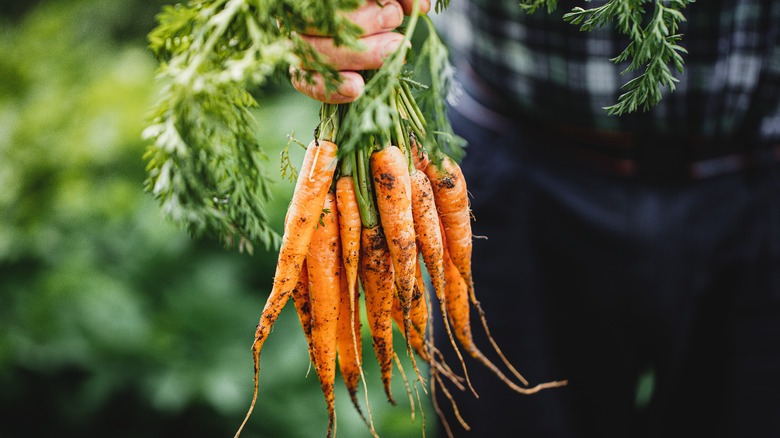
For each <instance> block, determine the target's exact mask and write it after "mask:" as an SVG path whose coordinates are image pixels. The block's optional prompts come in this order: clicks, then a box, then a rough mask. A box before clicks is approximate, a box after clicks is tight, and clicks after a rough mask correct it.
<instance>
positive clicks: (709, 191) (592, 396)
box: [435, 107, 780, 438]
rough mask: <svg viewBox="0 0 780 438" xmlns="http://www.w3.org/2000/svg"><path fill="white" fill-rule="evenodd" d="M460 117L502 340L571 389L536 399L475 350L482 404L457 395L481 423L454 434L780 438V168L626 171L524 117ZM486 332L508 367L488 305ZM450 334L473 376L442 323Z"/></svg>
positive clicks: (480, 293)
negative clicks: (593, 160)
mask: <svg viewBox="0 0 780 438" xmlns="http://www.w3.org/2000/svg"><path fill="white" fill-rule="evenodd" d="M451 116H452V122H453V126H454V127H455V129H456V131H457V133H458V134H459V135H461V136H463V137H464V138H466V140H468V142H469V146H468V148H467V156H466V158H465V159H464V161H463V163H462V168H463V171H464V174H465V176H466V179H467V181H468V184H469V192H470V193H471V195H472V209H473V214H474V222H473V233H474V236H475V238H474V252H473V258H472V259H473V270H474V280H475V285H476V294H477V298H478V299H480V301H481V302H482V306H483V308H484V309H485V313H486V316H487V320H488V324H489V326H490V329H491V333H492V335H493V337H494V338H495V340H496V342H497V343H498V345H499V346H500V347H501V348H502V349H503V352H504V353H505V354H506V356H507V357H508V358H509V360H510V361H511V362H513V364H514V365H515V367H516V368H517V369H518V370H519V371H520V372H521V373H523V374H524V376H525V377H526V378H527V379H528V380H529V381H530V382H531V384H532V385H533V384H535V383H540V382H544V381H549V380H562V379H568V381H569V384H568V386H566V387H562V388H554V389H548V390H544V391H542V392H540V393H538V394H535V395H520V394H517V393H515V392H513V391H512V390H510V389H509V388H507V387H506V386H505V385H504V384H503V383H501V382H500V381H499V380H498V379H497V378H496V377H495V376H493V375H492V374H491V373H490V372H489V371H487V369H486V368H485V367H483V366H482V365H480V364H479V363H477V362H476V361H474V360H471V359H470V358H467V366H468V370H469V375H470V377H471V380H472V383H473V385H474V388H475V389H476V391H477V393H478V394H479V396H480V398H479V399H476V398H475V397H474V396H473V395H472V394H471V393H470V392H469V391H464V392H459V391H457V390H455V391H453V393H455V394H456V396H457V403H458V407H459V410H460V412H461V414H462V415H463V417H464V419H465V421H466V422H468V423H469V425H470V426H471V428H472V430H471V431H470V432H465V431H463V430H462V429H461V428H460V426H459V425H458V423H457V421H456V420H455V419H454V417H452V416H450V418H449V424H450V426H451V427H452V429H453V432H454V433H455V435H456V436H463V437H531V438H541V437H566V438H579V437H593V438H608V437H620V438H626V437H631V438H633V437H664V438H668V437H676V436H680V437H689V436H712V437H715V436H717V437H720V436H729V437H770V436H771V437H778V436H780V167H778V166H777V165H776V164H775V165H768V166H764V167H760V168H755V169H750V170H745V171H741V172H738V173H730V174H725V175H720V176H716V177H712V178H707V179H701V180H693V181H691V180H675V181H664V180H652V179H650V180H645V179H642V178H630V177H621V176H617V175H612V174H609V173H606V172H603V171H600V170H597V169H594V168H592V167H591V166H589V165H588V164H584V163H582V162H579V161H578V160H576V159H574V158H571V157H569V156H567V155H566V154H565V153H564V152H560V151H557V150H555V148H551V147H549V146H548V145H547V144H546V143H545V142H544V140H543V139H541V140H540V138H539V137H538V136H537V135H528V127H524V126H523V125H522V123H519V124H518V123H515V124H511V123H510V124H504V125H501V124H500V123H497V124H494V126H492V127H489V128H486V127H483V126H481V125H479V124H477V123H475V122H474V121H472V120H470V119H469V118H466V117H464V116H463V115H462V114H461V113H459V112H458V110H457V107H456V108H455V110H454V111H453V112H452V115H451ZM493 121H494V122H495V120H493ZM491 123H492V122H491ZM438 319H439V318H437V320H438ZM472 327H473V330H474V333H475V335H476V342H477V345H478V346H479V347H480V348H481V350H482V351H483V352H484V353H485V354H487V355H488V356H489V357H491V358H492V359H493V360H494V362H495V363H496V364H498V363H499V362H498V358H497V357H496V355H495V354H492V353H493V351H492V349H491V347H490V344H489V343H488V341H487V340H486V339H485V338H484V336H481V334H482V333H483V330H482V329H481V326H480V324H479V319H478V318H477V317H476V315H475V313H474V312H472ZM435 333H436V337H437V339H436V343H437V345H438V347H439V348H440V349H441V350H443V351H445V352H446V353H447V356H446V357H447V362H448V363H449V365H450V366H451V367H452V368H453V369H454V370H458V369H460V367H459V365H458V363H457V358H456V357H455V355H454V353H453V352H452V348H451V347H450V346H449V342H448V341H447V340H445V339H444V338H443V335H444V329H443V328H442V327H441V324H440V323H439V326H438V327H436V330H435ZM464 355H465V352H464ZM438 394H439V395H441V391H439V392H438ZM438 401H439V404H440V405H441V406H442V409H443V410H444V411H445V412H450V411H451V409H449V402H448V401H447V400H446V399H445V398H443V397H441V396H439V397H438ZM442 436H444V434H443V433H442Z"/></svg>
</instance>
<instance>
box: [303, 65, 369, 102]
mask: <svg viewBox="0 0 780 438" xmlns="http://www.w3.org/2000/svg"><path fill="white" fill-rule="evenodd" d="M339 75H340V76H341V83H340V84H339V86H338V88H337V89H336V91H335V92H334V93H330V94H329V93H327V92H326V91H325V82H324V80H323V78H322V75H320V74H319V73H312V75H311V79H312V81H313V82H311V83H310V82H308V81H307V80H306V78H305V77H304V74H303V72H302V71H301V70H299V69H297V68H295V67H290V78H291V79H290V80H291V82H292V84H293V87H295V89H296V90H298V91H300V92H301V93H303V94H305V95H307V96H309V97H311V98H312V99H315V100H319V101H320V102H325V103H349V102H352V101H354V100H355V99H357V98H358V97H359V96H360V94H361V93H362V92H363V87H364V86H365V82H364V81H363V77H362V76H360V74H359V73H357V72H354V71H342V72H340V73H339Z"/></svg>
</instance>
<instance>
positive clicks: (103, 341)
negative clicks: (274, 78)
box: [0, 0, 435, 438]
mask: <svg viewBox="0 0 780 438" xmlns="http://www.w3.org/2000/svg"><path fill="white" fill-rule="evenodd" d="M163 3H165V2H163V1H160V0H153V1H152V0H123V1H116V0H49V1H35V2H18V1H3V2H0V436H2V437H5V438H16V437H33V436H60V437H70V436H79V437H90V436H110V437H141V436H143V437H158V436H159V437H162V436H189V437H219V436H223V437H232V436H233V433H234V432H235V430H236V428H237V427H238V425H239V424H240V421H241V419H242V418H243V415H244V413H245V412H246V408H247V407H248V404H249V400H250V397H251V385H252V359H251V354H250V351H249V347H250V345H251V342H252V337H253V334H254V326H255V324H256V322H257V319H258V317H259V313H260V310H261V309H262V305H263V303H264V302H265V297H266V296H267V293H268V291H269V290H270V285H271V280H272V276H273V269H274V264H275V254H274V253H268V252H264V251H263V250H262V248H257V249H256V252H255V255H254V256H248V255H246V254H239V253H238V252H237V251H235V250H233V251H227V250H225V249H224V248H223V247H222V246H221V245H220V243H219V242H215V241H205V240H204V241H195V240H192V239H190V237H189V236H188V235H187V234H186V233H185V232H184V231H182V230H179V229H177V228H175V227H174V226H172V225H171V224H169V223H167V222H164V221H163V220H162V219H161V213H160V210H159V207H158V206H157V205H156V203H155V201H154V200H153V199H152V197H151V195H149V194H146V193H144V192H143V180H144V178H145V172H144V162H143V160H142V158H141V157H142V155H143V152H144V150H145V147H146V145H145V143H144V141H143V140H142V139H141V131H142V130H143V129H144V127H145V125H146V115H147V110H148V108H149V107H150V106H151V104H152V102H153V101H154V99H155V98H156V96H157V94H156V93H157V87H156V84H155V82H154V79H153V77H154V72H155V68H156V65H155V61H154V59H153V57H152V56H151V54H150V53H149V52H148V51H147V50H146V41H145V35H146V34H147V33H148V32H149V31H150V30H151V29H152V28H153V27H154V25H155V22H154V18H153V17H154V15H155V14H156V13H157V12H158V11H159V10H160V7H161V6H162V4H163ZM262 93H263V94H262V98H261V99H260V101H261V107H260V108H259V109H258V110H257V111H256V116H257V119H258V122H259V130H258V135H259V138H260V139H261V145H262V146H263V147H264V148H265V150H266V152H267V153H268V155H269V156H270V157H271V160H270V161H269V163H267V164H268V166H269V167H268V168H269V173H270V174H272V175H275V177H276V184H275V185H274V188H273V190H274V200H275V201H274V205H273V206H272V209H271V211H269V215H270V218H271V221H272V222H273V223H275V224H277V230H278V231H280V228H281V222H282V219H283V216H284V211H285V209H286V204H287V200H288V199H289V197H290V194H291V191H292V184H291V183H289V182H287V181H283V180H282V179H281V177H279V176H278V173H277V172H276V171H275V169H276V168H277V166H278V162H277V161H276V157H278V154H279V152H280V151H281V150H282V149H283V148H284V146H285V144H286V143H287V138H286V135H287V134H289V133H291V132H293V131H294V132H296V133H297V137H299V138H300V140H301V141H303V142H307V141H308V139H309V138H310V137H311V132H312V130H313V128H314V126H315V124H316V120H317V111H318V108H319V106H318V105H317V104H316V103H315V102H313V101H311V100H309V99H308V98H305V97H303V96H301V95H299V94H297V93H295V92H293V91H292V90H291V87H289V86H288V85H286V84H277V85H275V86H274V87H273V88H269V89H266V90H262ZM301 156H302V150H300V149H295V150H294V151H293V162H296V163H297V162H299V161H300V157H301ZM300 332H301V330H300V326H299V324H298V321H297V317H296V316H295V312H294V310H293V309H292V306H290V307H289V308H287V309H285V311H284V312H283V313H282V316H281V317H280V320H279V321H278V323H277V326H276V327H275V329H274V332H273V334H272V336H271V338H270V339H269V341H268V342H267V343H266V346H265V347H264V352H263V355H262V356H261V396H260V401H259V405H258V407H257V408H256V409H255V413H254V415H253V417H252V418H251V419H250V421H249V424H248V426H247V429H245V432H244V434H243V435H242V436H245V437H312V436H322V435H324V433H325V430H326V428H327V415H326V411H325V403H324V400H323V397H322V394H321V392H320V390H319V383H318V382H317V378H316V375H315V374H314V372H313V370H311V371H310V370H309V366H308V354H307V352H306V346H305V341H304V339H303V335H302V334H301V333H300ZM397 338H398V337H397ZM399 348H400V346H399ZM371 353H372V352H371V349H370V346H369V345H367V344H366V345H364V354H365V356H366V358H367V360H366V365H367V369H366V378H367V380H368V382H369V394H370V402H371V408H372V411H373V414H374V421H375V423H376V426H377V429H378V431H379V432H380V435H382V436H393V437H405V436H421V435H422V431H421V429H422V421H423V420H422V418H421V416H420V415H419V413H418V416H417V419H416V420H415V421H414V422H411V421H410V417H409V414H410V409H409V404H408V401H406V403H404V401H405V400H404V399H405V397H404V393H405V390H404V387H403V383H402V381H401V379H400V376H399V375H398V373H397V372H396V373H395V385H396V386H395V387H394V394H395V396H396V400H398V401H399V406H396V407H390V406H389V404H388V403H387V402H386V401H385V400H384V397H383V394H382V390H381V386H380V385H379V372H378V370H377V367H376V366H375V361H372V360H371V358H372V354H371ZM405 369H406V370H407V371H408V372H411V366H407V367H405ZM340 383H341V382H340V381H338V382H337V384H339V385H340ZM339 390H340V392H338V393H337V399H338V406H337V411H338V434H339V435H341V436H346V437H356V436H368V433H367V431H366V428H365V426H364V425H363V424H362V423H361V421H360V419H359V417H357V415H356V414H355V413H354V409H353V408H352V406H351V404H350V403H349V401H348V397H347V395H346V393H345V391H344V390H343V389H342V388H341V386H339ZM360 396H361V397H362V390H361V393H360ZM421 398H422V400H424V401H425V400H427V398H428V397H427V396H425V394H422V393H421ZM425 408H426V420H425V421H426V422H427V435H428V436H431V435H432V434H433V424H434V423H435V418H434V415H435V414H433V413H432V411H431V409H430V408H429V406H428V404H427V402H426V403H425Z"/></svg>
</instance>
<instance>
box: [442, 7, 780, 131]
mask: <svg viewBox="0 0 780 438" xmlns="http://www.w3.org/2000/svg"><path fill="white" fill-rule="evenodd" d="M605 2H606V0H593V1H591V2H585V1H582V0H578V1H573V0H561V1H559V5H558V10H557V11H556V12H555V13H553V14H552V15H548V14H547V11H546V10H543V9H540V10H538V11H537V12H536V13H535V14H533V15H527V14H525V13H524V12H523V11H522V10H521V8H520V7H519V0H453V1H452V3H451V6H450V8H449V9H448V10H447V11H445V12H444V13H443V15H442V16H441V17H439V21H438V24H439V28H440V31H441V33H442V34H443V35H444V38H445V40H447V41H448V43H449V45H450V48H451V51H452V54H453V62H454V64H455V65H456V66H457V65H458V63H459V61H463V60H465V61H467V62H468V64H469V65H470V67H471V69H473V71H474V72H475V73H476V75H477V77H479V78H480V79H481V80H482V81H483V82H485V83H486V84H488V85H489V86H490V87H492V88H493V89H494V90H497V91H498V92H499V95H501V96H503V98H502V99H504V100H505V101H506V102H507V103H508V104H509V105H510V107H511V108H513V111H517V113H519V114H521V115H522V114H524V115H527V116H529V117H540V118H542V119H546V120H554V121H556V122H558V123H561V124H566V125H574V126H582V127H588V128H594V129H608V130H637V129H646V130H647V129H650V130H653V131H654V132H656V133H663V134H669V135H699V136H716V137H717V136H721V135H726V134H728V133H733V132H735V131H739V132H746V131H747V132H750V133H751V134H752V135H753V136H755V137H757V139H756V140H758V141H759V142H760V143H764V142H771V143H780V1H777V0H700V1H698V2H696V3H693V4H690V5H689V6H688V7H687V8H686V9H685V10H684V11H683V13H684V15H685V16H686V18H687V22H684V23H682V25H681V29H680V32H682V33H683V34H684V38H683V40H682V41H681V43H680V45H682V46H683V47H685V48H686V49H687V50H688V54H684V60H685V71H684V73H683V74H682V75H680V74H677V72H676V71H675V70H674V68H673V67H672V70H673V72H674V74H675V76H676V77H677V78H678V79H679V80H680V81H679V83H677V89H676V90H675V91H674V92H670V90H669V89H668V88H666V89H664V94H663V99H662V100H661V102H660V103H659V104H658V105H657V106H655V107H653V108H652V109H651V110H649V111H647V112H646V113H642V112H641V110H640V112H639V113H636V114H631V115H628V116H621V117H617V116H609V115H608V114H607V112H606V111H605V110H604V109H603V108H604V107H606V106H609V105H612V104H614V103H616V102H617V99H618V96H619V95H620V94H621V93H622V91H621V86H622V85H623V84H624V83H625V82H627V81H628V80H629V79H631V77H633V76H631V75H630V74H629V75H623V76H621V71H623V69H624V68H625V66H626V64H619V65H616V64H614V63H613V62H612V61H610V58H612V57H615V56H617V55H618V54H619V53H621V52H622V50H623V49H624V48H625V47H626V45H627V44H628V39H627V38H626V37H625V36H621V35H619V33H618V32H617V31H616V30H614V29H613V28H611V27H609V26H608V27H605V28H602V29H595V30H593V31H590V32H584V31H580V30H579V26H578V25H573V24H570V23H566V22H564V21H563V19H562V16H563V14H564V13H565V12H568V11H570V10H571V9H572V7H574V6H582V7H586V8H590V7H596V6H599V5H602V4H604V3H605ZM647 8H648V9H649V10H652V4H651V3H648V5H647Z"/></svg>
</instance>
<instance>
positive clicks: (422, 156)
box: [411, 140, 431, 172]
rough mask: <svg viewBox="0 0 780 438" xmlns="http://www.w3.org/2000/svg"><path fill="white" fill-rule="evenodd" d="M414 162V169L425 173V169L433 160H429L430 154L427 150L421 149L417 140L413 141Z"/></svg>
mask: <svg viewBox="0 0 780 438" xmlns="http://www.w3.org/2000/svg"><path fill="white" fill-rule="evenodd" d="M411 144H412V161H413V162H414V168H415V169H417V170H420V171H422V172H425V168H426V167H427V166H428V163H430V162H431V160H430V159H429V158H428V153H427V152H425V149H424V148H422V147H420V145H419V143H418V142H417V140H412V142H411Z"/></svg>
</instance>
